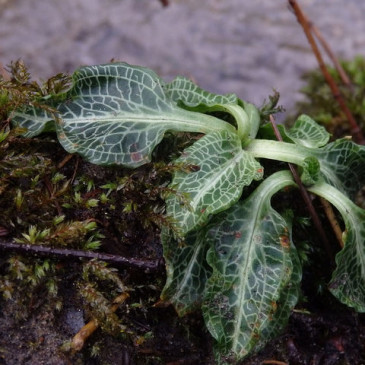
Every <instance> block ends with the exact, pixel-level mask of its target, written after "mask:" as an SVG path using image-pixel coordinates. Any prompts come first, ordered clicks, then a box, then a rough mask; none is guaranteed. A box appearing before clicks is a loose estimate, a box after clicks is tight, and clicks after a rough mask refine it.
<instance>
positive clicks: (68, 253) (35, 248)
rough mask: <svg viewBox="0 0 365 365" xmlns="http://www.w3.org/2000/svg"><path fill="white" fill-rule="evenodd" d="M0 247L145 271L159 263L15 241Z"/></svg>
mask: <svg viewBox="0 0 365 365" xmlns="http://www.w3.org/2000/svg"><path fill="white" fill-rule="evenodd" d="M0 249H3V250H8V251H17V252H21V253H22V252H25V253H30V254H37V255H38V254H40V255H47V256H58V257H61V258H62V257H64V258H66V257H73V258H89V259H98V260H101V261H107V262H111V263H114V264H119V265H123V266H128V267H133V268H138V269H145V270H146V271H148V272H150V271H155V270H158V269H159V267H160V265H161V263H160V261H159V260H139V259H135V258H127V257H124V256H119V255H110V254H106V253H97V252H92V251H83V250H71V249H66V248H54V247H48V246H40V245H31V244H21V243H15V242H4V241H0Z"/></svg>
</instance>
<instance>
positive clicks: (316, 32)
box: [307, 19, 352, 88]
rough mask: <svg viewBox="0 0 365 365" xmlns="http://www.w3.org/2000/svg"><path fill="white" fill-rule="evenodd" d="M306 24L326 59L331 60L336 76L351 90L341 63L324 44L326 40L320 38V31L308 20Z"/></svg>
mask: <svg viewBox="0 0 365 365" xmlns="http://www.w3.org/2000/svg"><path fill="white" fill-rule="evenodd" d="M307 22H308V24H309V27H310V29H311V30H312V32H313V34H314V35H315V36H316V38H317V39H318V41H319V43H320V44H321V45H322V47H323V49H324V50H325V51H326V53H327V55H328V57H329V58H330V59H331V60H332V62H333V65H334V66H335V69H336V70H337V72H338V74H339V75H340V77H341V80H342V82H343V83H344V84H345V85H346V86H347V87H349V88H352V84H351V81H350V78H349V77H348V75H347V73H346V71H345V70H344V68H343V67H342V66H341V63H340V62H339V61H338V59H337V57H336V56H335V54H334V53H333V52H332V49H331V47H330V46H329V44H328V43H327V42H326V40H325V39H324V37H323V36H322V33H321V32H320V30H319V29H318V28H317V27H316V26H315V25H314V24H313V23H312V22H310V21H308V19H307Z"/></svg>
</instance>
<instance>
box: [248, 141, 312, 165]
mask: <svg viewBox="0 0 365 365" xmlns="http://www.w3.org/2000/svg"><path fill="white" fill-rule="evenodd" d="M245 150H246V151H247V152H250V153H252V154H253V155H254V157H256V158H268V159H270V160H277V161H283V162H289V163H293V164H296V165H299V166H301V165H302V164H303V161H304V159H305V158H306V157H308V156H312V155H313V152H312V153H311V149H309V148H307V147H304V146H299V145H297V144H292V143H285V142H279V141H271V140H266V139H256V140H253V141H252V142H250V143H249V144H248V145H247V146H246V147H245Z"/></svg>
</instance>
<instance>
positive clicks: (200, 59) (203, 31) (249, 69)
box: [0, 0, 365, 110]
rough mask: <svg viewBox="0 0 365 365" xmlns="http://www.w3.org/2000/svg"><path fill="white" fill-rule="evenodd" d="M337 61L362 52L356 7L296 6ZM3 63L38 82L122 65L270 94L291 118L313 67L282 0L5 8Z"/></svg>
mask: <svg viewBox="0 0 365 365" xmlns="http://www.w3.org/2000/svg"><path fill="white" fill-rule="evenodd" d="M300 4H301V5H302V7H303V10H304V11H305V12H306V13H307V14H308V16H309V17H310V19H312V21H313V22H314V23H315V24H316V25H317V26H318V27H319V28H320V29H321V31H322V32H323V35H324V36H325V38H326V39H327V40H328V42H329V43H330V45H331V47H332V48H333V50H334V51H335V53H336V54H337V55H338V56H339V57H341V58H351V57H352V56H354V55H356V54H358V53H364V52H365V22H364V21H363V18H364V15H365V2H364V1H363V0H322V1H315V0H301V1H300ZM0 7H1V10H0V39H1V43H0V62H1V63H3V64H5V65H6V64H8V63H9V62H10V61H11V60H15V59H18V58H22V59H24V61H25V62H26V64H28V65H29V66H30V71H31V72H32V74H33V75H34V76H35V77H43V78H46V77H49V76H51V75H53V74H55V73H57V72H72V71H73V70H74V69H75V68H77V67H78V66H80V65H85V64H95V63H105V62H108V61H109V60H110V59H112V58H114V59H118V60H123V61H126V62H129V63H133V64H139V65H144V66H148V67H151V68H153V69H154V70H155V71H157V72H158V73H159V74H160V75H162V76H164V77H166V78H167V79H170V78H172V77H174V76H176V75H177V74H182V75H185V76H188V77H192V78H193V79H194V80H195V81H196V82H197V83H198V84H200V85H201V86H202V87H204V88H207V89H209V90H211V91H216V92H221V93H227V92H235V93H237V94H238V95H239V96H240V97H241V98H243V99H245V100H248V101H251V102H254V103H256V104H259V105H260V104H261V103H262V102H263V100H264V99H265V98H267V96H268V95H269V94H270V93H271V92H272V89H273V88H275V89H277V90H278V91H279V92H280V93H281V95H282V98H281V102H282V104H283V105H284V106H285V107H286V108H287V109H288V110H292V108H293V106H294V103H295V101H296V100H297V99H298V97H299V94H298V92H297V91H298V89H299V88H300V86H301V85H302V84H301V81H300V75H301V74H302V73H303V72H304V71H305V70H308V69H310V68H313V67H315V66H316V61H315V59H314V56H313V54H312V53H311V51H310V48H309V45H308V43H307V41H306V39H305V37H304V35H303V32H302V30H301V28H300V26H299V25H298V23H297V21H296V18H295V16H294V15H293V14H292V13H291V12H290V11H289V10H288V6H287V1H286V0H276V1H273V0H256V1H245V0H225V1H222V0H205V1H196V0H171V1H170V6H168V7H165V8H164V7H162V5H161V3H160V1H159V0H77V1H75V0H63V1H56V0H52V1H43V0H2V1H0Z"/></svg>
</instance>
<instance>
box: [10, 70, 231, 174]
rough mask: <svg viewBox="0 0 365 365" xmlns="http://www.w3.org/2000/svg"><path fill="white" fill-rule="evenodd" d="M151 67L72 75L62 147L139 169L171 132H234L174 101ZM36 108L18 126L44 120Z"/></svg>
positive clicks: (59, 124)
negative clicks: (167, 132)
mask: <svg viewBox="0 0 365 365" xmlns="http://www.w3.org/2000/svg"><path fill="white" fill-rule="evenodd" d="M162 85H163V81H162V80H161V79H160V78H159V77H158V76H157V75H156V74H155V73H154V72H153V71H151V70H149V69H147V68H144V67H139V66H131V65H128V64H126V63H111V64H106V65H98V66H86V67H82V68H80V69H79V70H77V71H76V72H75V73H74V74H73V86H72V88H71V89H70V90H69V91H68V92H67V93H65V94H64V95H61V96H60V95H58V96H57V98H58V99H61V98H62V99H64V100H65V101H64V102H62V103H60V104H59V105H58V108H57V109H58V118H57V120H56V121H55V122H56V131H57V134H58V138H59V140H60V142H61V144H62V146H63V147H64V148H65V149H66V150H67V151H68V152H70V153H75V152H76V153H79V154H81V155H82V156H83V157H84V158H85V159H87V160H88V161H90V162H92V163H95V164H122V165H125V166H128V167H138V166H140V165H142V164H145V163H146V162H148V161H150V158H151V153H152V151H153V149H154V148H155V146H156V145H157V144H158V143H159V142H160V141H161V140H162V138H163V136H164V134H165V132H166V131H189V132H199V133H209V132H212V131H218V130H228V131H232V132H234V131H235V128H234V127H233V126H232V125H230V124H229V123H226V122H224V121H223V120H220V119H218V118H214V117H212V116H208V115H204V114H202V113H196V112H192V111H188V110H184V109H182V108H180V107H178V105H177V103H176V102H174V101H172V100H171V99H169V98H168V97H167V96H166V94H165V93H164V91H163V88H162ZM44 122H45V121H44V118H39V117H38V113H37V111H36V110H34V111H33V112H32V113H31V112H30V113H29V119H28V120H26V119H24V116H23V120H21V121H20V120H15V123H16V124H19V126H23V125H27V124H31V125H34V124H37V123H38V124H39V126H38V127H37V128H34V129H35V130H36V131H37V132H39V131H42V130H43V125H44Z"/></svg>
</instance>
